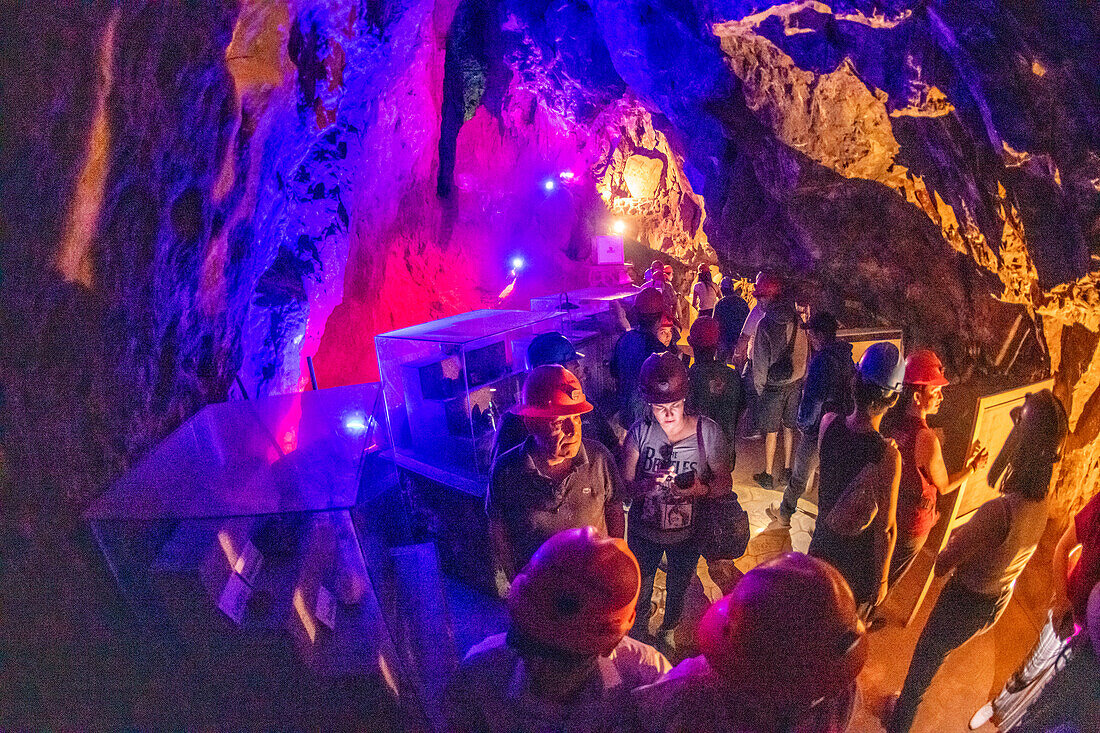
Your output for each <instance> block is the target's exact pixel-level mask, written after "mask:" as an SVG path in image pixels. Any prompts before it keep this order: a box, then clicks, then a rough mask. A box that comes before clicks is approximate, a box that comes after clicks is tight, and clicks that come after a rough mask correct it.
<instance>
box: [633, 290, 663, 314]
mask: <svg viewBox="0 0 1100 733" xmlns="http://www.w3.org/2000/svg"><path fill="white" fill-rule="evenodd" d="M634 308H635V310H637V311H638V312H639V313H650V314H652V313H660V312H662V311H663V310H664V309H665V298H664V296H663V295H661V291H660V290H658V289H657V288H653V287H647V288H642V289H641V291H639V293H638V294H637V295H635V296H634Z"/></svg>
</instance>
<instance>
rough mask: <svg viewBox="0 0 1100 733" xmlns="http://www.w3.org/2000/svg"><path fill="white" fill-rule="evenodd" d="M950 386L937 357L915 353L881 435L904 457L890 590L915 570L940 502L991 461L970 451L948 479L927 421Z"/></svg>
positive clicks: (977, 451)
mask: <svg viewBox="0 0 1100 733" xmlns="http://www.w3.org/2000/svg"><path fill="white" fill-rule="evenodd" d="M947 384H948V381H947V377H946V376H945V375H944V372H943V364H942V363H941V362H940V358H939V357H938V356H936V353H935V352H934V351H932V350H931V349H917V350H916V351H914V352H913V353H911V354H910V355H909V358H907V359H906V360H905V383H904V384H903V385H902V390H901V397H900V398H899V399H898V403H897V404H896V405H895V406H894V407H892V408H891V409H890V411H889V412H888V413H886V417H885V418H883V420H882V434H883V435H885V436H886V437H887V438H891V439H892V440H894V441H896V442H897V445H898V450H900V451H901V486H900V487H899V488H898V542H897V545H896V546H895V547H894V557H893V559H892V560H891V561H890V585H891V586H892V585H894V584H895V583H897V582H898V580H899V579H901V576H902V575H904V574H905V571H906V570H908V569H909V566H910V565H912V564H913V560H914V559H916V557H917V553H919V552H920V551H921V548H923V547H924V542H925V540H927V539H928V533H929V532H930V531H931V530H932V527H933V526H934V525H935V524H936V520H937V519H938V518H939V513H938V512H937V511H936V499H937V498H938V497H939V496H940V494H947V493H950V492H952V491H954V490H955V489H957V488H959V487H960V486H961V485H963V484H964V483H965V482H966V480H967V479H968V478H970V476H971V475H972V474H974V473H975V472H976V471H978V469H980V468H983V467H984V466H985V464H986V461H987V460H988V459H989V452H988V451H986V450H985V449H984V448H982V446H981V445H980V444H975V445H973V446H971V447H970V451H969V453H967V456H966V461H965V462H964V465H963V468H962V470H961V471H959V472H957V473H954V474H948V473H947V467H946V466H945V465H944V462H943V448H942V446H941V445H940V439H939V438H938V437H937V436H936V434H935V433H934V432H932V429H931V428H929V427H928V422H927V418H928V416H929V415H935V414H936V413H937V412H939V410H940V405H941V404H943V388H944V387H945V386H946V385H947Z"/></svg>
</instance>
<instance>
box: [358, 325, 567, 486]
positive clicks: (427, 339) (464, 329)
mask: <svg viewBox="0 0 1100 733" xmlns="http://www.w3.org/2000/svg"><path fill="white" fill-rule="evenodd" d="M562 320H563V319H562V316H561V314H560V313H557V312H553V311H513V310H479V311H473V312H471V313H463V314H461V315H457V316H453V317H451V318H444V319H442V320H438V321H432V322H429V323H423V324H420V325H418V326H410V327H408V328H402V329H399V330H397V331H390V332H389V333H384V334H381V335H379V336H376V337H375V344H376V346H377V351H378V368H379V372H380V373H381V375H382V385H383V391H384V394H385V405H386V415H387V422H388V424H389V428H390V437H391V442H392V445H393V456H394V461H395V463H397V465H399V466H402V467H404V468H407V469H409V470H410V471H413V472H415V473H418V474H420V475H422V476H425V477H427V478H430V479H432V480H434V481H438V482H440V483H443V484H446V485H448V486H453V487H455V488H458V489H461V490H463V491H465V492H467V493H470V494H474V495H477V496H481V495H483V494H484V492H485V481H486V479H487V476H488V472H489V456H490V453H491V449H492V443H493V437H494V435H495V433H496V428H497V423H498V421H499V419H500V415H501V414H502V413H504V411H506V410H507V409H508V408H510V407H512V405H514V404H515V403H516V402H517V401H518V400H519V399H520V397H521V392H520V390H521V388H522V384H523V374H524V371H525V368H526V363H525V359H526V351H527V346H528V344H530V343H531V339H533V338H534V337H535V336H537V335H538V334H540V333H545V332H546V331H553V330H561V329H562Z"/></svg>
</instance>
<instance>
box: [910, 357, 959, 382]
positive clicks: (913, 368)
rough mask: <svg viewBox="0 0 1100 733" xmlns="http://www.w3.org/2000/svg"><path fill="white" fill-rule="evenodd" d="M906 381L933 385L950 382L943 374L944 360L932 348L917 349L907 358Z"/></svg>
mask: <svg viewBox="0 0 1100 733" xmlns="http://www.w3.org/2000/svg"><path fill="white" fill-rule="evenodd" d="M905 383H906V384H927V385H930V386H932V387H942V386H944V385H945V384H949V382H948V381H947V377H945V376H944V374H943V362H941V361H940V357H938V356H936V352H934V351H932V350H931V349H917V350H916V351H914V352H913V353H912V354H910V355H909V358H908V359H906V360H905Z"/></svg>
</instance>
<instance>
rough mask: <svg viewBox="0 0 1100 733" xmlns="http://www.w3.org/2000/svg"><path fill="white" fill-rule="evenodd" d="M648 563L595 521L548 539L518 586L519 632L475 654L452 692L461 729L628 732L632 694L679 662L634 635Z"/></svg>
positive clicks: (511, 600) (447, 704)
mask: <svg viewBox="0 0 1100 733" xmlns="http://www.w3.org/2000/svg"><path fill="white" fill-rule="evenodd" d="M640 586H641V574H640V572H639V570H638V561H637V560H635V559H634V555H633V553H631V552H630V550H629V549H628V548H627V546H626V543H625V542H624V541H623V540H620V539H614V538H608V537H604V536H603V535H601V534H599V533H598V532H597V531H596V530H595V528H593V527H585V528H583V529H570V530H566V531H564V532H559V533H558V534H556V535H554V536H553V537H551V538H550V539H549V540H547V541H546V542H545V543H544V544H543V545H542V547H540V548H539V550H538V551H537V552H536V553H535V555H534V557H533V558H531V562H530V563H528V564H527V566H526V568H524V570H523V572H521V573H520V574H519V575H518V576H517V577H516V579H515V581H514V582H513V583H512V587H511V591H510V592H509V595H508V615H509V618H510V622H511V625H510V628H509V630H508V633H507V634H498V635H495V636H490V637H489V638H488V639H486V640H485V641H483V642H481V643H480V644H478V645H477V646H475V647H474V648H472V649H471V650H470V652H469V653H468V654H467V655H466V658H465V659H464V660H463V661H462V663H461V664H460V665H459V668H458V670H457V671H456V672H455V674H454V676H453V677H452V678H451V680H450V682H449V683H448V685H447V689H446V692H445V694H444V713H445V716H446V720H447V728H446V729H447V730H448V731H453V732H455V733H475V732H480V731H485V732H487V733H497V732H499V733H543V731H578V732H580V733H611V732H614V731H626V730H629V728H627V727H624V726H625V725H626V721H627V720H628V719H629V710H630V692H631V691H632V690H634V689H635V688H637V687H640V686H642V685H646V684H650V683H652V682H655V681H656V680H657V679H658V678H659V677H660V676H661V675H662V674H664V673H665V672H667V671H668V670H669V669H670V668H671V665H670V664H669V663H668V660H667V659H665V657H664V656H663V655H661V654H660V653H659V652H658V651H657V650H656V649H654V648H653V647H651V646H649V645H647V644H643V643H641V642H639V641H635V640H634V639H631V638H629V637H626V632H627V631H628V630H629V629H630V627H631V625H632V624H633V623H634V617H635V604H636V602H637V599H638V591H639V588H640Z"/></svg>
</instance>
